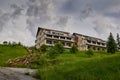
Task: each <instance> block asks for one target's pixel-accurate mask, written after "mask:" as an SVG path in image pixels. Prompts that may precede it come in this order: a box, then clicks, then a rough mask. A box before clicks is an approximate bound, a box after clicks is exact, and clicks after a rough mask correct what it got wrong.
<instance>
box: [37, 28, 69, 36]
mask: <svg viewBox="0 0 120 80" xmlns="http://www.w3.org/2000/svg"><path fill="white" fill-rule="evenodd" d="M40 30H50V31H57V32H62V33H66V34H70V33H69V32H65V31H59V30H54V29H47V28H42V27H38V30H37V35H38V32H39V31H40ZM37 35H36V37H37Z"/></svg>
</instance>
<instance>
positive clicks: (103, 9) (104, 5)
mask: <svg viewBox="0 0 120 80" xmlns="http://www.w3.org/2000/svg"><path fill="white" fill-rule="evenodd" d="M117 5H120V0H114V1H113V0H66V2H65V3H64V4H63V6H61V12H63V13H64V12H66V14H71V15H73V16H75V15H76V16H78V15H80V17H82V16H83V15H84V13H82V12H88V11H89V9H91V10H92V11H95V12H97V13H102V14H105V13H107V12H108V10H109V9H110V8H112V7H114V6H117ZM86 7H88V9H87V8H86ZM90 12H91V11H90ZM90 12H89V13H90ZM87 15H89V14H87Z"/></svg>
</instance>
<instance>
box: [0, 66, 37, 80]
mask: <svg viewBox="0 0 120 80" xmlns="http://www.w3.org/2000/svg"><path fill="white" fill-rule="evenodd" d="M25 71H27V72H29V71H31V72H30V73H31V74H32V73H33V72H34V70H32V69H31V70H30V69H25V68H24V69H22V68H0V80H37V79H35V78H33V77H32V76H29V75H25V73H24V72H25ZM32 71H33V72H32Z"/></svg>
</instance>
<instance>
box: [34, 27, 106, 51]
mask: <svg viewBox="0 0 120 80" xmlns="http://www.w3.org/2000/svg"><path fill="white" fill-rule="evenodd" d="M57 42H61V43H62V44H63V45H64V47H65V48H71V46H72V45H73V44H75V45H76V46H77V48H78V49H79V50H88V49H93V50H105V49H106V41H104V40H102V39H99V38H95V37H90V36H86V35H82V34H78V33H73V34H70V33H68V32H63V31H58V30H52V29H45V28H38V31H37V35H36V41H35V43H36V48H40V46H41V45H43V44H45V45H47V46H54V45H55V43H57Z"/></svg>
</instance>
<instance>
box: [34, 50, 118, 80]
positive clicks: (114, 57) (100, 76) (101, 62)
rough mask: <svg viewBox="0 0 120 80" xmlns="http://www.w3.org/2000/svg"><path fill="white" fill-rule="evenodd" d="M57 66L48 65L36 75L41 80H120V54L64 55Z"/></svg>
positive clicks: (79, 53) (82, 53)
mask: <svg viewBox="0 0 120 80" xmlns="http://www.w3.org/2000/svg"><path fill="white" fill-rule="evenodd" d="M56 59H57V60H60V61H61V62H60V63H58V64H55V65H49V66H48V65H46V66H44V67H43V68H41V69H39V71H38V72H37V73H36V74H35V77H37V78H39V79H40V80H120V76H119V75H120V53H116V54H107V53H105V52H94V55H93V56H92V57H88V56H87V55H86V54H85V52H84V51H82V52H78V53H77V54H69V53H67V54H62V55H59V56H58V57H57V58H56Z"/></svg>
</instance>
